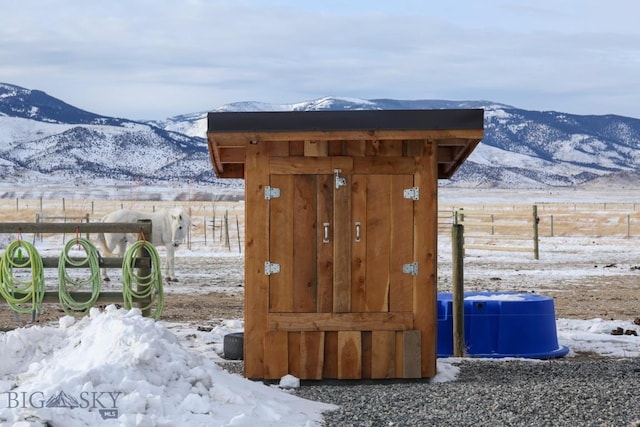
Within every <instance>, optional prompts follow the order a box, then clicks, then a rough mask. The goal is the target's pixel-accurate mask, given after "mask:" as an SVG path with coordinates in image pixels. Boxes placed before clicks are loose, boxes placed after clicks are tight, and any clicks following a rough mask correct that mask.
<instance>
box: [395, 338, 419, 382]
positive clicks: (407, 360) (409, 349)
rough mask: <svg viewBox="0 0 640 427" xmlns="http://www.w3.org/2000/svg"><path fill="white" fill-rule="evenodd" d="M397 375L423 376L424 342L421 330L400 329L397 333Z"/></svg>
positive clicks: (405, 376) (403, 376)
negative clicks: (422, 341) (422, 342)
mask: <svg viewBox="0 0 640 427" xmlns="http://www.w3.org/2000/svg"><path fill="white" fill-rule="evenodd" d="M396 352H397V357H396V376H397V377H398V378H421V377H422V353H421V352H422V344H421V336H420V331H417V330H413V331H398V332H397V334H396Z"/></svg>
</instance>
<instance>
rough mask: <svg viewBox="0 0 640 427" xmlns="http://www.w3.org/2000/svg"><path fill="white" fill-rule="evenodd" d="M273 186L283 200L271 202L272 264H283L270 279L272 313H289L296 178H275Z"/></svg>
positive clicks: (272, 177)
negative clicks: (278, 190)
mask: <svg viewBox="0 0 640 427" xmlns="http://www.w3.org/2000/svg"><path fill="white" fill-rule="evenodd" d="M270 185H271V187H274V188H279V189H280V197H278V198H274V199H271V201H270V202H269V209H270V211H269V219H270V226H269V260H268V261H270V262H272V263H277V264H280V273H277V274H272V275H270V276H269V311H271V312H286V313H288V312H291V311H292V310H293V244H294V236H293V210H294V175H271V182H270ZM265 261H267V260H265Z"/></svg>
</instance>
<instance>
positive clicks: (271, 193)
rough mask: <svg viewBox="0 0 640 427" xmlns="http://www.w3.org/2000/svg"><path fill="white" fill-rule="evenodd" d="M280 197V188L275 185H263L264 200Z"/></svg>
mask: <svg viewBox="0 0 640 427" xmlns="http://www.w3.org/2000/svg"><path fill="white" fill-rule="evenodd" d="M278 197H280V189H279V188H276V187H269V186H268V185H267V186H266V187H264V198H265V200H271V199H277V198H278Z"/></svg>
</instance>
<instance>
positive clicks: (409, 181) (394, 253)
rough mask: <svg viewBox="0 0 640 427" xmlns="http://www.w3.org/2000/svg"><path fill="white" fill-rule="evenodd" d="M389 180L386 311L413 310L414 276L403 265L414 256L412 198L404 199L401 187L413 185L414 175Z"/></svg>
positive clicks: (396, 176)
mask: <svg viewBox="0 0 640 427" xmlns="http://www.w3.org/2000/svg"><path fill="white" fill-rule="evenodd" d="M390 180H391V203H390V206H391V230H390V233H391V236H390V249H391V250H390V253H391V259H390V272H389V275H390V282H391V286H390V291H389V311H393V312H397V311H412V310H413V276H411V275H409V274H406V273H403V272H402V266H403V264H407V263H410V262H413V261H414V258H413V200H410V199H405V198H404V195H403V194H404V189H406V188H411V187H413V175H394V176H391V177H390Z"/></svg>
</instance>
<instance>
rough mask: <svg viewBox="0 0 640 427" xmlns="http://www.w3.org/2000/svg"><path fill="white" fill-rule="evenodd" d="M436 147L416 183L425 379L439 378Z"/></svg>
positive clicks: (418, 321)
mask: <svg viewBox="0 0 640 427" xmlns="http://www.w3.org/2000/svg"><path fill="white" fill-rule="evenodd" d="M436 150H437V148H436V144H435V143H434V142H433V141H427V143H426V144H425V146H424V154H423V156H421V157H418V158H417V159H416V174H415V177H414V183H415V185H416V186H418V187H420V200H417V201H415V202H414V210H413V212H414V221H413V230H414V233H413V235H414V244H413V249H414V257H415V259H416V261H417V262H418V263H419V270H418V275H417V276H415V277H414V280H413V292H414V293H413V295H414V297H413V313H414V326H415V328H416V329H417V330H419V331H420V334H421V349H422V351H421V356H422V357H421V359H422V360H421V373H422V377H433V376H434V375H435V374H436V357H437V342H436V333H437V314H436V313H437V312H436V310H437V277H436V274H437V268H436V262H437V249H438V245H437V236H438V234H437V231H438V224H437V218H438V164H437V152H436Z"/></svg>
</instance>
